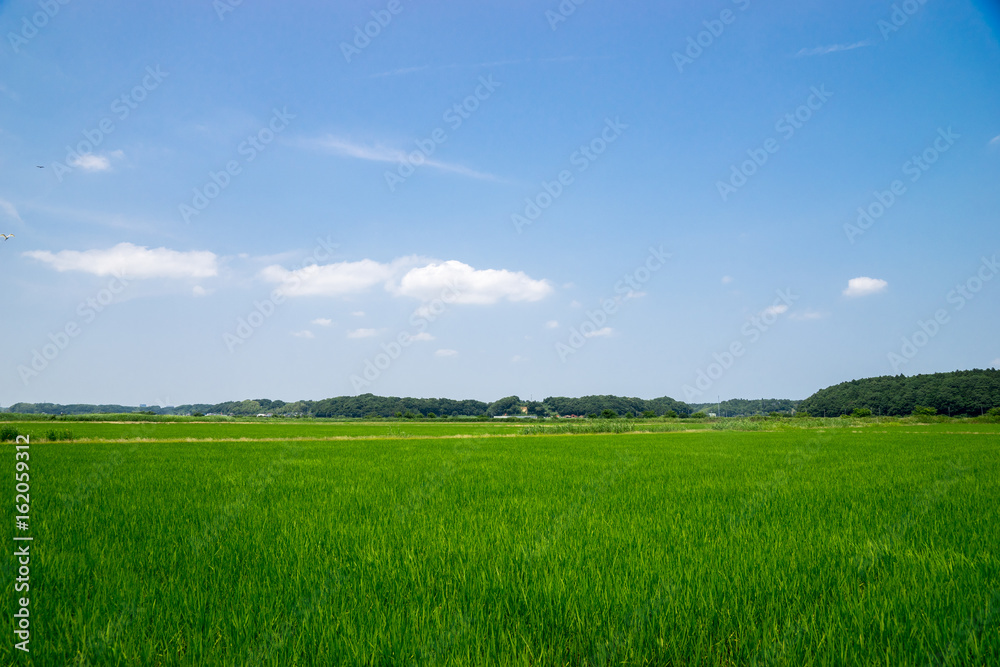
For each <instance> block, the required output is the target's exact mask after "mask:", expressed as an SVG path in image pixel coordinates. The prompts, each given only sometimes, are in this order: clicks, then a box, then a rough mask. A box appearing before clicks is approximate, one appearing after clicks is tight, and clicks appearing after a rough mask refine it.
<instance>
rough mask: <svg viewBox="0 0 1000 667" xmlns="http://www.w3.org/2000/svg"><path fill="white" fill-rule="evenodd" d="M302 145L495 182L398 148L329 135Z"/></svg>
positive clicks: (475, 173) (422, 154)
mask: <svg viewBox="0 0 1000 667" xmlns="http://www.w3.org/2000/svg"><path fill="white" fill-rule="evenodd" d="M304 145H305V146H306V147H308V148H316V149H320V150H325V151H327V152H330V153H333V154H335V155H342V156H344V157H352V158H357V159H359V160H368V161H370V162H390V163H393V164H410V165H412V166H415V167H417V166H426V167H431V168H433V169H438V170H440V171H447V172H450V173H453V174H459V175H461V176H468V177H469V178H476V179H479V180H484V181H495V180H497V177H496V176H493V175H492V174H484V173H482V172H479V171H476V170H474V169H469V168H468V167H465V166H463V165H460V164H454V163H450V162H440V161H438V160H431V159H428V158H427V156H426V155H424V153H422V152H420V151H417V150H413V151H411V152H409V153H407V152H406V151H404V150H400V149H398V148H389V147H387V146H383V145H380V144H377V145H375V146H365V145H363V144H356V143H353V142H350V141H347V140H345V139H340V138H337V137H334V136H331V135H327V136H325V137H322V138H319V139H313V140H310V141H306V142H304ZM414 154H416V155H419V156H420V158H419V159H418V160H411V159H410V155H414Z"/></svg>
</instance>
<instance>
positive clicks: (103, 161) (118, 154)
mask: <svg viewBox="0 0 1000 667" xmlns="http://www.w3.org/2000/svg"><path fill="white" fill-rule="evenodd" d="M123 157H125V153H123V152H122V151H120V150H117V151H111V152H110V153H107V154H105V155H97V154H95V153H84V154H83V155H80V156H77V157H74V158H72V159H71V160H70V161H69V164H70V166H73V167H77V168H79V169H83V170H84V171H108V170H109V169H111V158H116V159H119V160H120V159H121V158H123Z"/></svg>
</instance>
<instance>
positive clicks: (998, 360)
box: [993, 357, 1000, 368]
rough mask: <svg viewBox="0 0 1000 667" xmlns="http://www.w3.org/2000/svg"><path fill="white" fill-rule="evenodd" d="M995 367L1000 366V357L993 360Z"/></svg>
mask: <svg viewBox="0 0 1000 667" xmlns="http://www.w3.org/2000/svg"><path fill="white" fill-rule="evenodd" d="M993 368H1000V357H997V358H996V359H994V360H993Z"/></svg>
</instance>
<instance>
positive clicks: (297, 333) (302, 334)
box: [292, 329, 316, 338]
mask: <svg viewBox="0 0 1000 667" xmlns="http://www.w3.org/2000/svg"><path fill="white" fill-rule="evenodd" d="M292 335H293V336H295V337H296V338H315V337H316V336H315V335H314V334H313V332H312V331H309V330H308V329H306V330H304V331H293V332H292Z"/></svg>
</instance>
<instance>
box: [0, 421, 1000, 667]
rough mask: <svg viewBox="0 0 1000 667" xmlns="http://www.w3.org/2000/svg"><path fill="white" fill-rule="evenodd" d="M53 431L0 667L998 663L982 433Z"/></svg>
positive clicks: (9, 455) (991, 498) (954, 429)
mask: <svg viewBox="0 0 1000 667" xmlns="http://www.w3.org/2000/svg"><path fill="white" fill-rule="evenodd" d="M17 426H18V428H19V429H21V430H22V432H24V430H27V429H31V428H34V427H35V426H34V425H32V424H30V423H24V424H21V423H19V424H17ZM37 427H38V428H39V429H40V431H39V433H40V434H41V433H43V432H44V430H45V429H46V428H51V426H50V425H46V424H44V423H39V424H38V425H37ZM59 428H68V429H71V430H72V431H73V432H74V434H75V437H78V438H80V437H83V438H88V439H86V440H74V441H68V442H51V443H49V442H40V443H38V444H34V434H33V440H32V442H33V444H32V446H31V466H32V467H31V487H32V488H31V499H32V521H33V523H32V535H33V536H34V542H33V546H32V549H33V553H34V558H33V560H32V583H31V597H32V644H31V646H32V649H31V653H30V657H29V658H28V659H27V660H26V659H25V657H27V656H22V655H21V654H20V652H17V653H18V655H17V656H15V651H14V649H13V648H12V644H13V642H14V640H13V639H9V640H8V641H7V642H4V643H3V644H2V646H0V662H2V663H3V664H13V663H14V661H15V658H16V659H17V661H18V662H19V663H20V664H33V665H73V664H76V665H340V664H343V665H525V666H527V665H848V664H850V665H887V666H888V665H901V664H936V665H966V664H968V665H987V664H1000V632H998V620H1000V615H998V613H997V612H998V606H1000V594H998V591H1000V554H998V550H997V548H996V540H997V535H1000V508H998V503H997V499H998V498H1000V457H998V455H997V454H998V445H1000V427H998V426H997V425H990V424H981V423H980V424H968V425H962V426H961V427H958V426H956V425H955V424H932V425H914V424H907V425H898V424H896V425H891V426H885V427H879V426H871V427H864V428H862V427H857V428H852V427H843V428H810V429H805V428H784V429H781V430H771V431H759V432H744V431H736V430H731V431H730V430H725V431H720V430H714V429H710V428H706V429H704V430H703V431H701V432H664V433H554V432H548V433H546V432H541V433H537V434H530V432H529V434H524V430H525V428H526V425H525V424H523V423H520V424H496V423H492V422H487V423H470V424H461V425H459V424H433V423H427V424H419V423H413V424H397V423H391V424H390V423H371V424H362V423H348V424H342V425H340V431H337V429H336V428H332V427H331V426H330V425H329V424H325V425H324V424H321V423H314V424H309V423H302V424H281V423H275V424H232V423H217V424H215V423H156V424H140V425H137V424H102V423H99V422H88V423H82V422H81V423H68V424H64V423H59ZM393 428H395V429H397V431H396V432H392V431H389V429H393ZM88 429H93V430H88ZM129 429H133V430H131V431H130V430H129ZM134 429H140V430H138V431H137V430H134ZM150 429H152V430H150ZM449 429H451V430H449ZM334 432H337V433H339V439H335V438H336V437H338V436H334V435H331V433H334ZM457 435H462V436H464V437H448V436H457ZM102 438H103V439H102ZM187 438H192V439H194V440H195V441H193V442H187V441H186V440H185V439H187ZM208 438H212V439H211V440H209V439H208ZM239 438H246V439H245V440H239ZM309 438H317V439H309ZM4 447H5V451H6V454H5V460H6V461H7V464H6V465H8V466H10V467H11V468H12V467H13V451H12V448H11V447H10V445H9V443H5V445H4ZM4 479H5V480H6V481H5V482H4V488H3V491H4V492H5V493H6V494H8V495H7V496H6V497H8V498H10V499H11V500H13V498H14V495H15V489H14V478H13V475H12V474H9V475H4ZM11 506H12V505H10V504H9V505H8V507H11ZM13 533H14V530H13V516H11V517H10V518H9V520H8V521H5V522H4V529H3V533H2V537H3V538H4V539H6V540H7V544H13V542H12V541H11V538H12V536H13ZM0 567H2V569H3V572H4V580H3V584H4V590H5V593H6V599H7V600H8V601H11V600H13V599H15V598H16V596H17V595H18V594H15V592H14V577H15V576H16V561H15V560H14V559H12V558H10V557H9V556H8V557H6V558H5V559H3V561H2V563H0ZM9 604H10V605H13V604H14V603H13V602H10V603H9ZM11 628H12V629H13V623H11ZM8 637H13V632H12V631H11V632H10V633H9V634H8Z"/></svg>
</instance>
